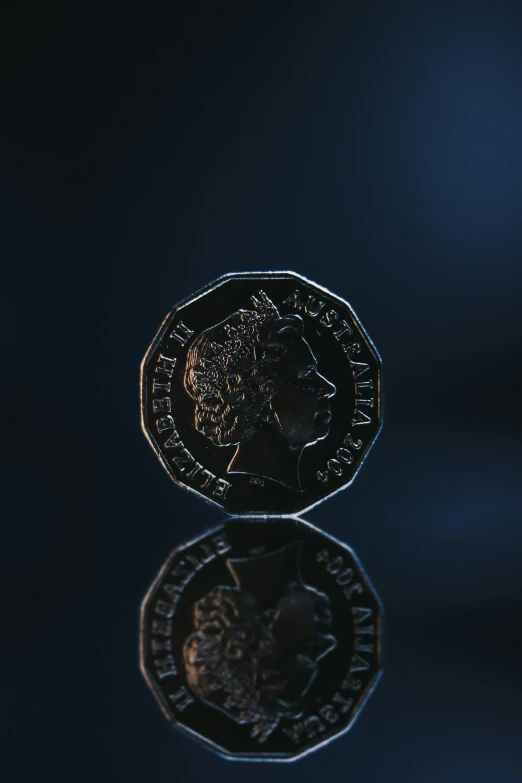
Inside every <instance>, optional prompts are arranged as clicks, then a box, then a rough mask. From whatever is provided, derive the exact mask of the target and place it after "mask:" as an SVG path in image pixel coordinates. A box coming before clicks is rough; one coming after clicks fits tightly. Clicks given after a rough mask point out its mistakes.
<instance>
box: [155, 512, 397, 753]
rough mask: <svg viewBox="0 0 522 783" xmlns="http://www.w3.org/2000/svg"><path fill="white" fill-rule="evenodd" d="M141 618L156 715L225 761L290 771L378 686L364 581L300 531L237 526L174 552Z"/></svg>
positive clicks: (339, 551)
mask: <svg viewBox="0 0 522 783" xmlns="http://www.w3.org/2000/svg"><path fill="white" fill-rule="evenodd" d="M141 618H142V619H141V662H142V669H143V673H144V674H145V676H146V678H147V681H148V682H149V684H150V686H151V688H152V690H153V691H154V693H155V695H156V698H157V699H158V701H159V703H160V705H161V706H162V708H163V710H164V712H165V713H166V714H167V716H168V717H169V718H170V720H172V722H173V723H174V725H175V726H177V727H178V728H180V729H182V730H183V731H185V732H186V733H188V734H189V735H190V736H192V737H193V738H196V739H198V740H199V741H201V742H203V743H204V744H205V745H207V746H208V747H209V748H212V749H213V750H215V751H217V752H218V753H220V754H221V755H224V756H227V757H230V758H245V759H259V760H263V759H264V760H293V759H296V758H299V757H301V756H302V755H303V754H305V753H308V752H309V751H310V750H312V749H314V748H316V747H318V746H319V745H323V744H325V743H327V742H329V741H330V740H331V739H333V738H335V737H336V736H338V735H339V734H342V733H344V732H345V731H346V730H347V729H348V728H349V726H350V724H351V723H352V721H353V719H354V717H355V715H356V714H357V713H358V712H359V710H360V709H361V707H362V705H363V703H364V702H365V700H366V698H367V697H368V695H369V693H370V691H371V690H372V688H373V687H374V685H375V683H376V681H377V679H378V676H379V674H380V662H381V609H380V606H379V601H378V598H377V596H376V594H375V592H374V590H373V588H372V586H371V584H370V583H369V581H368V578H367V577H366V575H365V574H364V572H363V571H362V568H361V566H360V564H359V563H358V561H357V559H356V557H355V555H354V554H353V552H352V551H351V550H350V549H349V548H348V547H347V546H346V545H344V544H342V543H340V542H339V541H336V540H335V539H333V538H332V537H331V536H328V535H327V534H326V533H324V532H322V531H320V530H318V529H317V528H314V527H312V526H311V525H309V524H308V523H306V522H303V521H300V520H292V521H290V520H280V521H278V522H253V521H248V520H245V519H240V518H236V519H235V520H233V521H229V522H227V523H226V524H225V525H224V526H222V527H220V528H217V529H216V530H214V531H212V532H210V533H207V534H206V535H204V536H202V537H201V538H199V539H197V540H195V541H193V542H191V543H189V544H185V545H184V546H182V547H180V548H179V549H177V550H176V551H175V552H174V553H173V554H172V555H171V556H170V558H169V559H168V560H167V562H166V563H165V565H164V566H163V569H162V571H161V573H160V575H159V576H158V578H157V579H156V581H155V582H154V584H153V586H152V587H151V589H150V591H149V593H148V595H147V597H146V598H145V600H144V602H143V606H142V615H141Z"/></svg>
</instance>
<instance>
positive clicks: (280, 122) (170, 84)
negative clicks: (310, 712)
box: [0, 0, 522, 783]
mask: <svg viewBox="0 0 522 783" xmlns="http://www.w3.org/2000/svg"><path fill="white" fill-rule="evenodd" d="M1 17H2V18H1V19H0V30H1V33H0V36H1V39H2V40H1V44H2V45H1V46H0V63H1V66H2V67H1V68H0V73H1V85H2V93H1V94H2V107H3V111H2V115H3V119H2V124H1V127H0V171H1V183H0V203H1V207H2V209H1V215H2V219H1V226H2V228H1V237H0V243H1V245H0V246H1V248H2V258H3V261H4V263H3V264H2V278H3V279H2V282H3V285H2V286H1V296H2V307H1V308H0V314H1V317H2V319H3V323H2V330H1V332H2V335H3V337H4V347H3V357H4V370H5V372H6V375H7V383H6V384H5V388H4V404H3V405H2V407H1V410H2V414H3V416H4V423H3V433H4V439H5V440H4V442H5V448H4V450H3V451H4V456H5V457H6V466H5V468H4V472H3V473H4V479H5V484H4V489H3V497H4V502H3V506H4V518H3V524H2V527H1V529H2V534H3V536H4V538H5V541H4V543H3V545H2V547H1V552H2V555H1V557H2V562H1V568H0V573H1V578H2V589H1V595H2V597H3V604H4V606H3V634H2V642H1V653H2V675H3V676H2V680H3V685H2V699H1V701H2V707H1V713H0V720H1V727H2V730H1V736H2V745H3V750H2V767H3V768H4V770H5V769H6V770H7V773H6V775H5V777H4V779H5V780H8V781H17V783H18V781H23V783H25V781H32V780H37V779H39V780H41V779H51V780H55V781H60V783H61V781H64V782H65V781H70V780H74V781H75V783H80V781H92V780H98V781H118V782H119V781H122V782H124V783H127V781H128V782H129V783H138V782H139V783H141V781H159V780H162V781H165V780H177V781H183V783H193V782H196V781H203V780H209V779H211V780H219V779H221V778H226V779H227V780H228V781H229V782H230V783H239V782H240V781H244V780H245V776H248V780H249V781H251V783H261V781H267V780H270V781H271V782H273V783H280V782H281V781H287V780H291V779H296V778H297V779H300V780H302V781H306V783H308V781H310V782H311V781H316V780H317V779H319V778H323V779H325V780H328V781H330V783H341V781H343V782H344V781H346V780H351V781H371V782H373V781H385V783H388V782H389V781H400V783H419V782H422V783H520V781H522V742H521V728H522V719H521V706H520V705H521V695H522V673H521V669H522V667H521V663H522V631H521V623H522V573H521V551H522V525H521V513H520V511H521V499H522V489H521V471H520V467H521V456H520V434H521V415H520V392H521V381H522V373H521V336H522V320H521V318H520V289H521V286H522V267H521V255H522V220H521V207H522V166H521V164H522V160H521V158H522V152H521V150H522V145H521V139H522V5H521V4H520V3H518V2H511V3H509V2H480V0H479V1H478V2H473V3H465V2H460V0H455V1H454V2H415V3H414V2H398V3H385V2H378V1H374V0H368V2H362V0H360V1H359V2H326V3H309V2H306V1H304V2H292V3H286V2H279V3H277V4H272V3H261V2H252V3H234V2H222V3H212V4H211V3H205V2H203V1H201V2H193V3H189V4H186V5H182V4H178V5H176V4H173V5H169V6H168V10H166V7H163V6H155V5H154V4H152V5H147V6H143V7H136V8H134V7H128V6H124V5H121V6H119V5H117V4H108V5H107V4H104V5H100V6H96V5H92V4H89V5H88V6H87V5H80V4H75V3H72V4H71V3H68V4H66V3H57V2H54V3H51V4H36V3H34V4H33V6H31V5H30V4H29V5H27V4H26V5H23V6H22V5H21V4H14V5H8V4H6V5H5V6H4V8H3V10H2V12H1ZM286 268H290V269H295V270H296V271H298V272H300V273H302V274H304V275H305V276H308V277H310V278H312V279H313V280H316V281H317V282H319V283H320V284H322V285H325V286H327V287H328V288H331V289H332V290H333V291H335V292H336V293H338V294H340V295H341V296H343V297H345V298H347V299H348V301H350V302H351V303H352V304H353V306H354V307H355V309H356V311H357V312H358V313H359V314H360V316H361V318H362V321H363V323H364V325H365V327H366V328H367V329H368V331H369V333H370V335H371V337H372V338H373V340H374V341H375V343H376V345H377V347H378V349H379V350H380V352H381V353H382V356H383V358H384V362H385V375H384V381H385V387H384V388H385V402H386V417H385V426H384V429H383V432H382V435H381V438H380V440H379V441H378V443H377V445H376V446H375V447H374V450H373V451H372V453H371V454H370V456H369V458H368V460H367V462H366V464H365V466H364V469H363V470H362V471H361V474H360V476H359V477H358V478H357V480H356V482H355V484H354V485H353V487H352V488H350V489H349V490H347V491H345V492H343V493H341V494H339V495H337V496H336V497H334V498H333V499H331V500H330V501H328V502H327V503H325V504H323V505H322V506H320V507H319V508H317V509H314V510H313V512H311V513H310V514H309V515H308V517H307V518H308V519H309V521H310V522H312V523H314V524H316V525H318V526H320V527H323V528H324V529H325V530H327V531H328V532H329V533H331V534H334V535H336V536H338V537H340V538H342V539H343V540H344V541H346V542H347V543H348V544H349V545H350V546H352V547H353V549H354V550H355V552H356V553H357V554H358V556H359V557H360V559H361V560H362V563H363V565H364V566H365V568H366V569H367V572H368V574H369V575H370V577H371V579H372V580H373V582H374V584H375V587H376V588H377V590H378V592H379V594H380V596H381V598H382V600H383V602H384V604H385V606H386V612H387V614H386V639H385V641H386V646H385V672H384V676H383V678H382V680H381V682H380V684H379V686H378V688H377V690H376V691H375V693H374V694H373V697H372V699H371V700H370V701H369V703H368V704H367V706H366V709H365V710H364V711H363V713H362V715H361V717H360V719H359V720H358V721H357V722H356V724H355V725H354V727H353V729H352V731H351V732H350V733H349V734H348V735H345V736H344V737H343V738H341V739H339V740H337V741H336V742H334V743H332V744H331V745H330V746H329V747H327V748H326V749H323V750H321V751H320V752H318V753H316V754H312V755H311V756H309V757H307V758H306V759H305V760H303V761H301V762H297V764H296V765H271V766H266V765H262V764H259V765H249V766H246V765H245V764H244V763H235V764H232V763H229V762H226V761H223V760H221V759H219V758H217V757H215V756H214V755H212V754H210V753H209V752H207V751H205V750H203V749H201V748H200V747H199V746H198V745H197V744H195V743H193V742H191V741H190V740H188V739H187V738H185V737H184V736H182V735H181V734H178V733H176V732H174V731H173V730H172V729H171V728H170V726H169V724H168V723H167V721H165V719H164V718H163V715H162V714H161V712H160V709H159V708H158V706H157V705H156V703H155V702H154V700H153V698H152V696H151V694H150V693H149V691H148V688H147V686H146V684H145V682H144V681H143V679H142V677H141V674H140V672H139V669H138V652H137V649H138V641H137V634H138V608H139V604H140V601H141V599H142V596H143V595H144V593H145V591H146V590H147V588H148V586H149V585H150V583H151V581H152V579H153V578H154V576H155V574H156V572H157V570H158V569H159V567H160V565H161V564H162V563H163V561H164V560H165V559H166V557H167V555H168V553H169V552H170V550H171V549H172V548H174V547H175V546H176V545H178V544H179V543H181V542H183V541H184V540H186V539H188V538H192V537H194V536H196V535H198V534H200V533H201V532H202V531H203V530H205V529H207V528H209V527H212V526H214V525H217V524H218V523H219V522H220V519H221V517H220V515H219V514H218V513H217V512H216V511H214V510H212V509H210V508H207V507H205V506H204V505H203V504H202V503H200V502H198V501H197V500H196V499H195V498H193V497H192V496H190V495H189V494H188V493H184V492H182V491H181V490H179V489H177V488H176V487H175V486H174V485H173V484H172V483H171V481H170V480H169V478H168V477H167V475H166V474H165V472H164V471H163V469H162V468H161V467H160V465H159V464H158V462H157V460H156V458H155V456H154V454H153V453H152V450H151V449H150V447H149V446H148V444H147V442H146V440H145V438H144V437H143V436H142V434H141V431H140V428H139V410H138V409H139V404H138V374H139V363H140V360H141V357H142V355H143V354H144V352H145V350H146V348H147V346H148V344H149V342H150V340H151V339H152V337H153V335H154V333H155V330H156V328H157V327H158V326H159V323H160V321H161V320H162V318H163V316H164V315H165V314H166V313H167V311H168V310H169V309H170V307H171V306H172V305H173V304H174V303H175V302H176V301H178V300H180V299H182V298H184V297H185V296H187V295H189V294H190V293H191V292H193V291H194V290H196V289H198V288H199V287H200V286H202V285H203V284H205V283H207V282H208V281H210V280H212V279H213V278H215V277H217V276H219V275H220V274H222V273H224V272H229V271H234V270H252V269H286ZM209 776H210V777H209Z"/></svg>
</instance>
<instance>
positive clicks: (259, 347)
mask: <svg viewBox="0 0 522 783" xmlns="http://www.w3.org/2000/svg"><path fill="white" fill-rule="evenodd" d="M251 301H252V309H248V310H243V309H241V310H238V311H237V312H234V313H233V314H232V315H230V316H229V317H228V318H226V319H225V320H224V321H222V322H221V323H218V324H215V325H214V326H211V327H210V328H209V329H207V330H206V331H204V332H202V333H201V334H200V335H199V337H197V339H196V340H195V341H194V343H193V344H192V345H191V347H190V349H189V351H188V355H187V362H186V367H185V374H184V385H185V389H186V390H187V392H188V394H189V395H190V397H191V398H192V399H193V400H194V403H195V406H194V426H195V428H196V430H197V431H198V432H200V433H202V434H203V435H204V436H205V437H207V438H208V439H209V440H210V441H211V442H212V443H213V444H214V445H215V446H236V450H235V453H234V455H233V457H232V459H231V461H230V463H229V465H228V468H227V473H229V474H234V473H246V474H252V475H254V476H262V477H264V478H267V479H271V480H273V481H276V482H279V483H280V484H283V485H285V486H287V487H290V488H291V489H293V490H296V491H301V490H302V487H301V482H300V476H299V463H300V459H301V455H302V452H303V449H304V448H305V447H307V446H310V445H312V444H314V443H316V442H317V441H319V440H322V439H323V438H325V437H326V436H327V435H328V432H329V429H330V420H331V411H330V398H331V397H333V395H334V394H335V386H334V385H333V384H332V383H330V381H328V380H327V379H326V378H325V377H324V376H323V375H321V374H320V373H319V372H318V369H317V361H316V358H315V356H314V354H313V352H312V350H311V348H310V346H309V344H308V343H307V341H306V340H305V338H304V336H303V328H304V324H303V319H302V318H301V317H300V316H299V315H294V314H292V315H283V316H281V315H280V314H279V311H278V309H277V307H276V306H275V305H274V304H273V302H272V301H271V300H270V299H269V298H268V296H267V295H266V294H265V293H264V292H263V291H260V292H259V293H258V294H257V295H256V296H252V297H251Z"/></svg>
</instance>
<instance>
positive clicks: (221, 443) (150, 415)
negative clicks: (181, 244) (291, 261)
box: [141, 272, 382, 516]
mask: <svg viewBox="0 0 522 783" xmlns="http://www.w3.org/2000/svg"><path fill="white" fill-rule="evenodd" d="M141 390H142V399H141V405H142V424H143V429H144V431H145V433H146V435H147V437H148V439H149V441H150V443H151V445H152V447H153V449H154V450H155V452H156V454H157V455H158V457H159V458H160V460H161V461H162V463H163V465H164V467H165V468H166V470H167V471H168V473H169V475H170V476H171V478H172V479H173V480H174V481H175V482H176V483H177V484H178V485H180V486H183V487H185V488H187V489H189V490H191V491H193V492H196V493H197V494H198V495H200V496H201V497H203V498H204V499H205V500H208V501H210V502H213V503H216V504H218V505H220V506H221V507H223V508H224V509H225V511H227V512H229V513H231V514H239V515H260V516H263V515H291V514H297V513H300V512H302V511H303V510H304V509H309V508H311V507H312V506H314V505H316V504H317V503H319V502H321V501H322V500H324V499H325V498H326V497H328V496H330V495H332V494H334V493H335V492H337V491H338V490H340V489H342V488H344V487H346V486H348V485H349V484H351V482H352V481H353V479H354V478H355V475H356V474H357V472H358V470H359V468H360V467H361V464H362V462H363V461H364V459H365V457H366V456H367V454H368V451H369V450H370V448H371V446H372V445H373V443H374V441H375V439H376V437H377V435H378V433H379V430H380V426H381V418H382V417H381V362H380V358H379V355H378V353H377V351H376V349H375V347H374V346H373V344H372V342H371V340H370V339H369V337H368V335H367V334H366V332H365V330H364V329H363V327H362V325H361V323H360V321H359V319H358V318H357V316H356V315H355V313H354V312H353V310H352V308H351V307H350V305H348V304H347V303H346V302H345V301H343V300H342V299H340V298H339V297H337V296H335V295H334V294H332V293H330V292H329V291H326V290H325V289H324V288H321V287H320V286H317V285H316V284H315V283H311V282H310V281H309V280H306V279H305V278H303V277H301V276H300V275H297V274H296V273H294V272H256V273H254V272H252V273H243V274H231V275H225V276H224V277H222V278H220V279H219V280H217V281H216V282H214V283H212V284H211V285H209V286H208V287H207V288H205V289H203V290H202V291H200V292H198V293H197V294H195V295H194V296H193V297H191V298H189V299H188V300H186V301H185V302H182V303H181V304H179V305H177V306H176V307H175V308H174V309H173V310H172V311H171V313H169V315H168V316H167V318H166V320H165V321H164V323H163V325H162V327H161V329H160V330H159V332H158V334H157V335H156V337H155V339H154V341H153V343H152V345H151V346H150V348H149V350H148V352H147V354H146V356H145V359H144V361H143V365H142V379H141Z"/></svg>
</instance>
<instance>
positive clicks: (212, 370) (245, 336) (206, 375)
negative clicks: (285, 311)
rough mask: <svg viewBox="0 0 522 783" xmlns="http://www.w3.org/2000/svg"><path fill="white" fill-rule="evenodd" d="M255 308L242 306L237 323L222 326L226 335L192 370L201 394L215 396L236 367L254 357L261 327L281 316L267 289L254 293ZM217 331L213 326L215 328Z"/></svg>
mask: <svg viewBox="0 0 522 783" xmlns="http://www.w3.org/2000/svg"><path fill="white" fill-rule="evenodd" d="M250 301H251V302H252V305H253V307H254V309H253V310H239V311H238V312H237V313H235V316H236V318H235V319H234V320H235V324H234V325H232V324H231V323H225V324H224V325H223V327H222V329H223V332H224V334H225V336H226V339H225V340H223V341H222V342H217V341H215V340H213V341H212V342H211V343H210V345H209V346H208V348H207V351H205V353H206V356H203V357H200V358H199V361H198V362H197V367H198V369H196V368H195V367H194V368H193V370H192V372H193V374H194V376H195V378H194V381H195V384H194V385H196V386H197V390H198V394H201V395H203V396H206V395H209V396H214V395H215V393H216V390H217V389H220V388H222V386H223V384H224V383H225V382H226V381H227V379H228V377H229V376H230V375H231V374H233V372H234V368H235V367H238V366H239V365H241V364H242V363H243V362H244V361H245V360H247V359H249V358H251V357H252V347H253V344H254V343H255V342H256V340H257V337H258V335H259V331H260V329H261V328H262V327H263V326H264V325H265V324H266V323H268V322H270V321H272V320H274V319H275V318H279V317H280V316H279V311H278V309H277V307H276V306H275V305H274V303H273V302H272V301H271V300H270V299H269V298H268V296H267V295H266V294H265V292H264V291H259V292H258V294H257V296H255V295H253V296H251V297H250ZM212 331H213V330H212Z"/></svg>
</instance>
